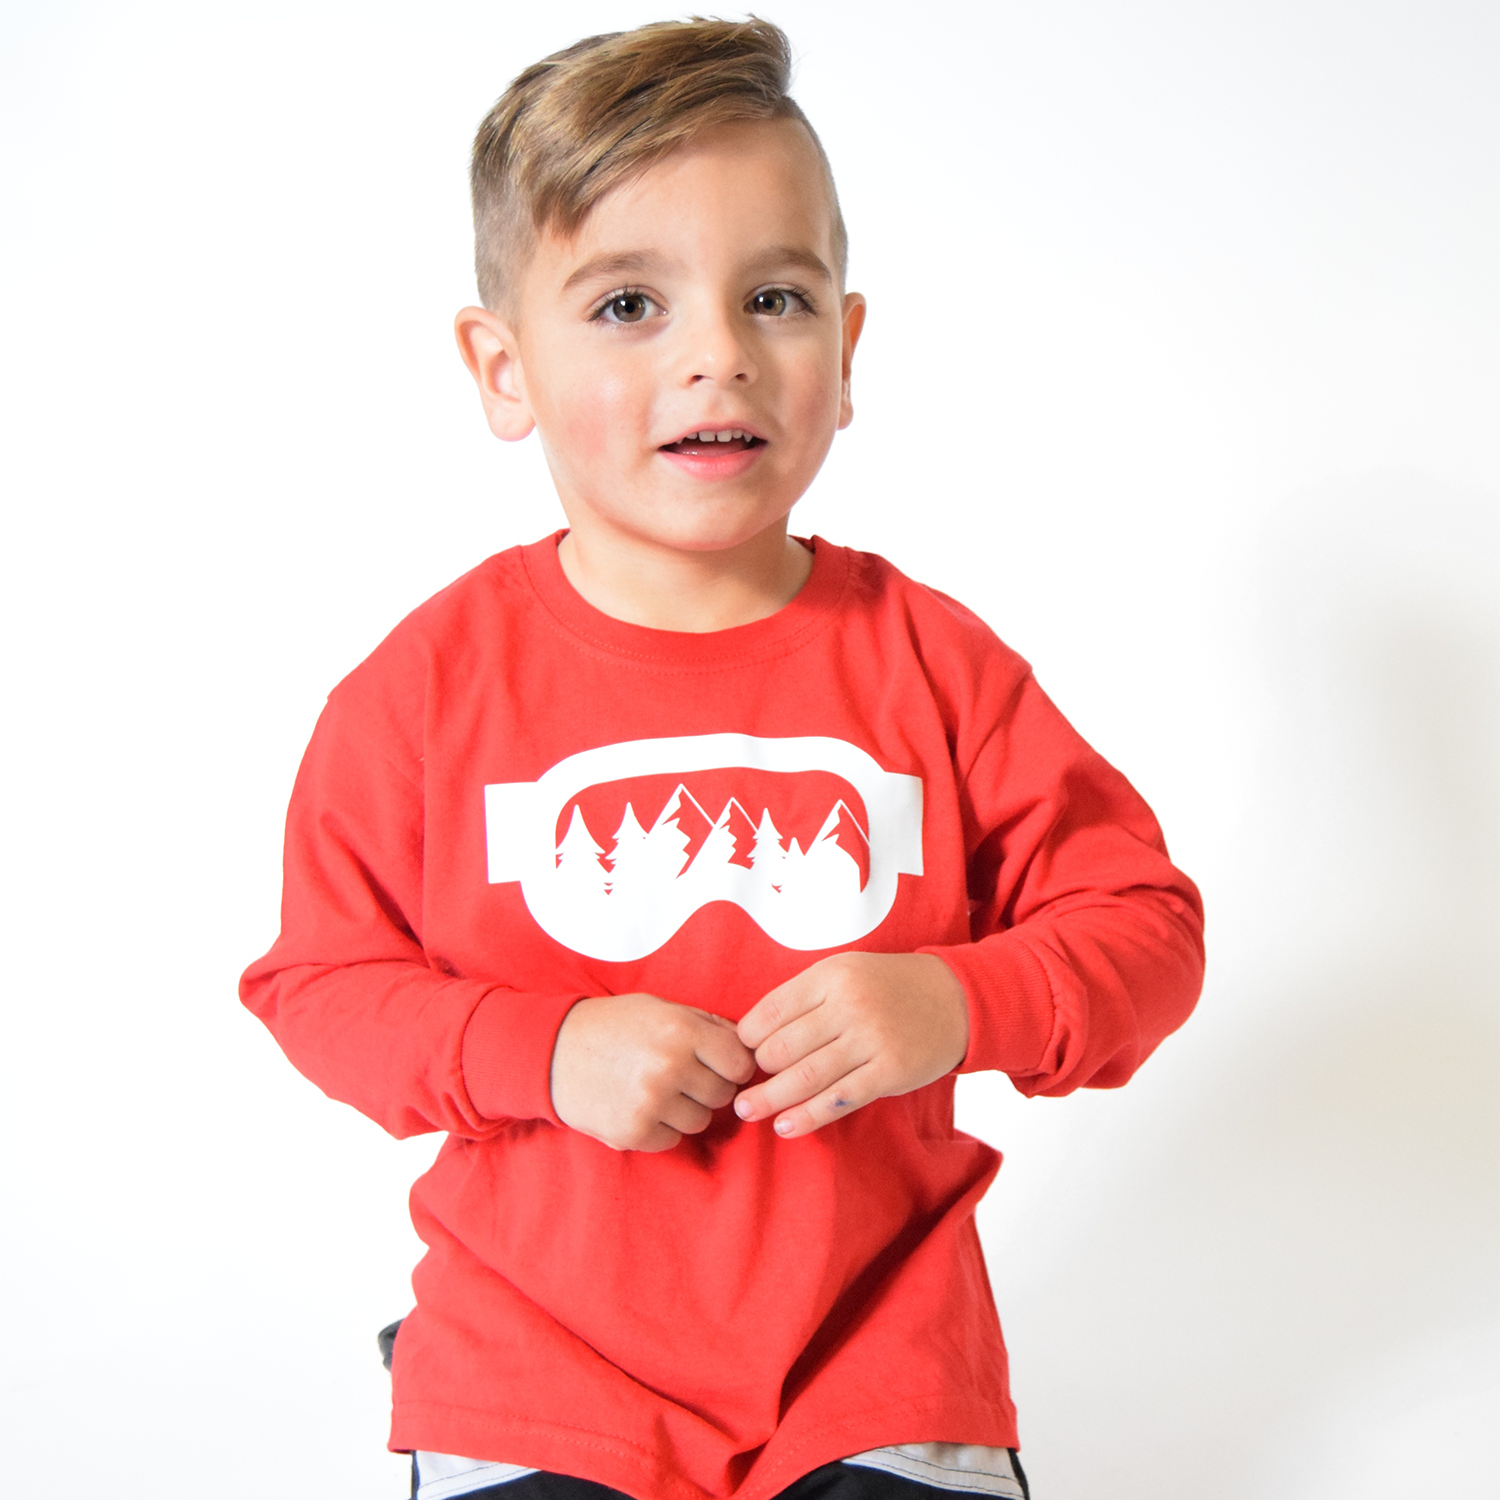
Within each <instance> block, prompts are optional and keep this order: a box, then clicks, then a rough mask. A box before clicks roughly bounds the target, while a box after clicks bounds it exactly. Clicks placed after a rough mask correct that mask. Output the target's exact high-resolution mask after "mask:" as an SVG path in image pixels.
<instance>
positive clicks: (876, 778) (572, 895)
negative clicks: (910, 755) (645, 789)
mask: <svg viewBox="0 0 1500 1500" xmlns="http://www.w3.org/2000/svg"><path fill="white" fill-rule="evenodd" d="M736 772H743V773H744V775H743V776H742V777H741V779H742V780H743V781H744V782H745V783H746V784H747V785H748V784H752V783H757V773H774V776H773V779H774V778H780V777H787V778H793V779H794V780H790V781H789V782H788V783H787V784H799V783H800V784H801V786H802V788H803V790H804V793H805V792H806V791H807V789H808V788H813V789H815V790H816V789H820V788H822V787H823V786H825V785H827V786H829V787H834V788H836V787H837V786H838V785H839V784H840V783H842V784H843V785H844V787H845V788H846V790H850V792H851V795H850V797H848V798H846V797H844V796H837V795H836V794H835V793H830V795H833V796H834V800H833V801H832V804H831V805H829V804H828V803H826V802H825V803H823V804H822V805H823V806H828V808H829V810H828V813H827V816H826V817H825V818H824V819H823V822H822V825H821V827H819V828H818V831H817V833H816V835H814V836H811V837H809V838H808V842H807V846H806V847H805V848H804V847H803V845H802V843H801V841H800V840H799V839H797V838H796V837H793V838H791V839H790V840H787V839H785V838H784V837H783V835H782V834H781V833H780V831H779V830H778V829H777V827H776V823H775V821H774V820H773V818H772V815H771V810H770V807H769V806H762V807H758V808H756V810H755V811H754V812H752V811H751V810H750V808H751V807H754V806H755V803H756V800H757V799H756V798H754V797H753V796H749V795H748V794H744V795H745V796H746V798H747V801H748V803H749V806H747V805H746V802H745V801H742V800H741V798H740V796H735V795H731V796H729V797H728V798H727V800H725V801H724V802H723V804H722V806H721V807H720V808H719V810H718V811H717V812H715V811H714V810H713V801H716V800H717V798H714V799H712V800H711V801H710V802H709V804H708V805H707V806H705V805H704V803H703V802H700V800H699V799H698V798H697V797H695V796H694V795H693V792H692V791H691V790H690V789H689V787H690V785H692V784H694V781H695V776H696V777H697V778H698V780H699V782H700V783H701V784H703V785H709V784H712V785H719V786H722V785H724V784H725V783H726V781H728V782H730V783H733V781H734V776H735V773H736ZM815 773H816V774H815ZM663 776H669V777H676V778H679V779H678V780H677V782H676V785H675V788H674V789H673V790H672V791H671V792H670V794H669V795H668V796H667V798H666V802H665V804H664V805H663V806H662V807H661V810H660V812H659V813H657V815H656V816H655V818H654V819H653V820H652V822H651V825H650V827H646V826H644V825H643V824H642V823H641V821H640V817H639V816H638V815H637V811H636V807H635V803H634V801H627V802H626V803H625V808H624V813H623V816H621V817H620V819H619V826H618V827H617V828H614V829H613V830H612V831H610V833H609V837H610V838H611V839H612V840H613V843H612V847H611V848H610V849H609V850H608V851H606V850H605V848H604V846H603V845H602V844H601V843H600V842H599V840H598V839H597V838H596V837H595V831H593V830H590V828H589V825H588V822H587V820H586V819H585V816H584V810H583V806H582V805H581V802H580V799H586V798H587V796H588V795H589V793H590V789H591V788H599V787H600V786H602V785H603V784H605V783H618V782H623V781H627V780H640V779H644V778H650V777H657V778H660V777H663ZM820 777H821V779H820ZM766 782H767V778H766V777H765V776H764V775H761V776H759V781H758V784H760V785H765V784H766ZM804 800H805V799H804ZM851 800H853V801H854V802H855V803H856V804H858V803H862V804H863V807H862V809H860V808H859V807H857V806H851V805H850V801H851ZM570 804H571V806H572V811H571V814H570V815H569V816H568V820H567V823H566V825H565V826H564V827H563V831H562V834H561V837H560V838H559V835H558V828H559V825H560V821H561V819H562V817H563V814H564V813H565V812H567V810H568V808H569V806H570ZM641 811H642V812H644V814H645V815H646V816H647V817H651V807H649V806H643V807H642V809H641ZM860 811H862V812H863V815H864V818H865V820H866V821H865V823H864V824H861V821H860V816H859V813H860ZM484 812H485V834H486V840H487V844H488V853H489V878H490V882H491V884H501V883H503V882H506V881H511V880H518V881H520V883H521V894H522V896H523V898H524V899H525V902H526V906H527V909H528V910H529V911H530V913H531V915H532V916H533V918H535V920H536V922H537V924H538V926H540V927H541V928H542V930H543V931H544V932H546V933H547V934H548V936H550V937H552V938H555V939H556V940H557V941H558V942H559V943H562V944H564V945H565V946H567V947H569V948H571V949H573V951H574V952H575V953H582V954H584V955H585V956H587V957H589V958H598V959H604V960H607V961H610V962H615V963H623V962H628V961H629V960H631V959H637V958H644V957H645V956H646V955H647V954H648V953H653V952H655V951H656V949H658V948H659V947H661V945H662V944H663V943H665V942H666V941H667V940H668V939H669V938H670V937H671V936H672V935H673V933H675V932H676V931H677V930H678V929H679V928H680V927H681V926H682V924H683V923H684V922H686V921H687V919H688V918H689V917H690V916H692V914H693V913H694V912H695V911H697V910H698V909H699V907H701V906H706V905H707V904H708V903H709V902H710V901H732V902H733V903H734V904H735V905H736V906H738V907H740V908H741V909H742V910H744V911H745V912H747V913H748V914H749V915H750V916H751V917H752V918H753V919H754V920H755V921H756V922H757V923H758V924H759V925H760V927H761V928H762V929H763V930H764V931H765V933H766V934H767V936H768V937H770V938H772V939H773V940H774V941H776V942H778V943H780V944H781V945H782V946H783V947H786V948H795V949H799V950H808V949H815V948H834V947H838V946H839V945H841V944H843V943H852V942H855V941H856V940H857V939H859V938H862V937H864V936H865V934H866V933H869V932H873V931H874V930H875V928H876V927H878V926H879V925H880V923H881V922H883V921H884V920H885V917H886V914H887V913H888V912H889V911H890V909H891V906H892V905H893V903H894V902H895V899H896V885H897V877H898V876H900V875H920V874H921V873H922V782H921V778H920V777H916V776H903V775H900V774H898V773H896V772H893V771H883V770H882V769H881V768H880V766H879V764H878V763H877V762H876V761H875V760H874V759H873V758H872V757H871V756H869V755H867V754H866V753H865V752H864V751H863V750H861V749H860V748H859V747H858V746H857V745H851V744H849V743H848V742H847V741H845V740H836V739H828V738H825V737H822V736H805V737H802V738H798V739H760V738H756V737H755V736H753V735H746V734H704V735H690V736H685V737H682V738H674V739H657V740H628V741H626V742H624V743H623V744H618V745H601V746H600V747H599V748H598V749H595V750H584V751H581V752H580V753H579V754H577V755H570V756H569V757H568V758H567V759H566V760H562V761H559V762H558V763H557V764H556V765H555V766H553V767H552V768H551V770H549V771H547V772H546V773H545V774H544V775H542V776H541V777H540V778H539V779H538V780H536V781H518V782H499V783H494V784H491V785H489V786H486V787H485V789H484ZM595 816H596V819H597V817H598V813H597V812H596V814H595ZM610 821H611V822H613V821H614V818H613V816H611V818H610ZM603 826H604V827H605V828H608V825H607V824H605V825H603Z"/></svg>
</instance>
